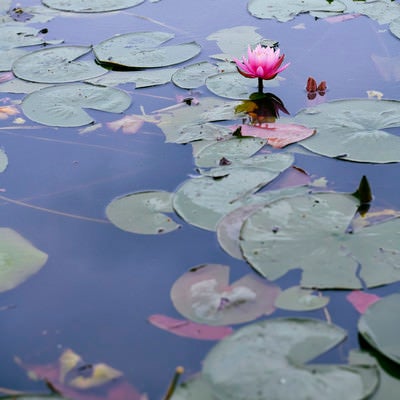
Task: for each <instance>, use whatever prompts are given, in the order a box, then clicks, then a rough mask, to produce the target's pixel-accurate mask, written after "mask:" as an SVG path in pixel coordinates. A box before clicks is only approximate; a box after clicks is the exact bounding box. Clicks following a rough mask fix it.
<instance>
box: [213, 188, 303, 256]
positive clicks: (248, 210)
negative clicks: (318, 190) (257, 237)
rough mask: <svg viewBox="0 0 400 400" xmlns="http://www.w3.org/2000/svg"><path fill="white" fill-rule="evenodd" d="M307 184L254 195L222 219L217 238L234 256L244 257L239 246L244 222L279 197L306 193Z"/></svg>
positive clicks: (219, 223)
mask: <svg viewBox="0 0 400 400" xmlns="http://www.w3.org/2000/svg"><path fill="white" fill-rule="evenodd" d="M309 190H310V189H309V188H308V187H307V186H300V187H290V188H284V189H279V190H266V191H265V192H261V193H257V194H255V195H254V196H252V202H251V204H248V205H245V206H243V207H239V208H237V209H235V210H233V211H231V212H230V213H228V214H226V215H225V216H224V217H222V218H221V219H220V221H219V222H218V225H217V238H218V242H219V244H220V246H221V247H222V248H223V249H224V250H225V251H226V252H227V253H228V254H229V255H230V256H232V257H235V258H238V259H239V260H242V259H243V256H242V252H241V250H240V246H239V236H240V229H241V227H242V225H243V222H244V221H245V220H246V219H247V218H248V217H249V216H250V215H251V214H252V213H253V212H255V211H256V210H258V209H259V208H261V207H264V206H265V204H267V203H271V202H272V201H275V200H277V199H280V198H282V197H288V196H298V195H300V194H306V193H307V192H308V191H309Z"/></svg>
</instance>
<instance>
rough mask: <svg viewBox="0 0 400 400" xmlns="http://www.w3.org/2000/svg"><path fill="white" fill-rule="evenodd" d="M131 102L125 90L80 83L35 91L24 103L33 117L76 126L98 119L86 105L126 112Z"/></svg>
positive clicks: (26, 111)
mask: <svg viewBox="0 0 400 400" xmlns="http://www.w3.org/2000/svg"><path fill="white" fill-rule="evenodd" d="M130 104H131V98H130V96H129V95H128V94H127V93H125V92H124V91H122V90H119V89H116V88H109V87H106V88H102V87H96V86H92V85H87V84H83V83H82V84H80V83H77V84H69V85H60V86H50V87H47V88H44V89H41V90H38V91H36V92H33V93H31V94H29V95H27V96H26V97H25V98H24V99H23V101H22V105H21V107H22V111H23V112H24V114H25V115H26V116H27V117H28V118H29V119H31V120H32V121H35V122H38V123H40V124H44V125H49V126H69V127H72V126H82V125H87V124H90V123H92V122H94V119H93V118H92V117H91V116H90V115H89V114H88V113H87V112H86V111H84V110H83V109H84V108H90V109H95V110H100V111H106V112H113V113H122V112H123V111H125V110H126V109H127V108H128V107H129V106H130Z"/></svg>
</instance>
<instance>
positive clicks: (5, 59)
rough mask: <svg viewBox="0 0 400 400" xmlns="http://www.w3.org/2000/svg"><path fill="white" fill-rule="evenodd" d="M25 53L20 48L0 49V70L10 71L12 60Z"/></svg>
mask: <svg viewBox="0 0 400 400" xmlns="http://www.w3.org/2000/svg"><path fill="white" fill-rule="evenodd" d="M26 53H27V52H26V50H22V49H9V50H1V59H0V72H5V71H11V69H12V65H13V64H14V62H15V61H16V60H18V58H20V57H22V56H24V55H25V54H26Z"/></svg>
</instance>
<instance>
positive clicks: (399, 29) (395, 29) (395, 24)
mask: <svg viewBox="0 0 400 400" xmlns="http://www.w3.org/2000/svg"><path fill="white" fill-rule="evenodd" d="M389 29H390V32H392V33H393V35H394V36H396V37H398V38H399V39H400V17H399V18H396V19H395V20H393V21H392V22H391V23H390V25H389Z"/></svg>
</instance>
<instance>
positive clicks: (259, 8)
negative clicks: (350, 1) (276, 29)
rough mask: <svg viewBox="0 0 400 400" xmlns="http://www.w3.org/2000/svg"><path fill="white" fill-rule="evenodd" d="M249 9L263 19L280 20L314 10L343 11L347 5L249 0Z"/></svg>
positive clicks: (308, 0) (323, 1)
mask: <svg viewBox="0 0 400 400" xmlns="http://www.w3.org/2000/svg"><path fill="white" fill-rule="evenodd" d="M247 8H248V11H249V13H250V14H251V15H253V16H254V17H257V18H261V19H272V18H275V19H277V20H278V21H280V22H286V21H290V20H291V19H293V18H294V17H295V16H296V15H298V14H301V13H306V12H312V11H324V12H332V13H337V12H343V11H345V10H346V6H345V5H344V4H343V3H341V2H340V1H337V0H336V1H332V2H328V1H326V0H303V1H297V0H286V1H285V2H283V1H279V0H249V2H248V3H247Z"/></svg>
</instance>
